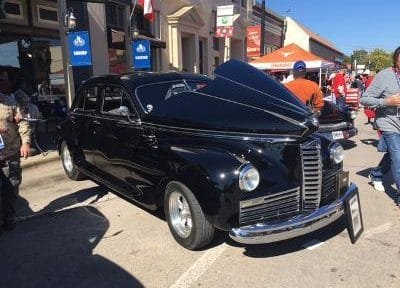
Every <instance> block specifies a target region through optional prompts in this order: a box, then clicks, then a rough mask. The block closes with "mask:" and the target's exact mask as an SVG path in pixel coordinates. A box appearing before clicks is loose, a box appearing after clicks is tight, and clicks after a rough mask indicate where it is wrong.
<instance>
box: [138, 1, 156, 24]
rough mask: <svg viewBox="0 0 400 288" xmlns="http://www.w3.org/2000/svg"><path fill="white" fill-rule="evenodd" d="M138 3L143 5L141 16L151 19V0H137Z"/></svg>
mask: <svg viewBox="0 0 400 288" xmlns="http://www.w3.org/2000/svg"><path fill="white" fill-rule="evenodd" d="M138 4H139V5H140V6H142V7H143V16H144V17H145V18H146V19H148V20H149V21H153V18H154V12H153V3H152V0H138Z"/></svg>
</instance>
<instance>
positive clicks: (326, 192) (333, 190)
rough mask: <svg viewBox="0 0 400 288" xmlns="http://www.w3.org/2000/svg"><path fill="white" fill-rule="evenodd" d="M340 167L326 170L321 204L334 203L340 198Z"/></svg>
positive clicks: (323, 178)
mask: <svg viewBox="0 0 400 288" xmlns="http://www.w3.org/2000/svg"><path fill="white" fill-rule="evenodd" d="M339 172H340V171H339V169H331V170H328V171H325V172H324V174H323V177H322V192H321V206H323V205H327V204H330V203H332V202H333V201H335V200H337V199H338V198H339V191H338V177H337V175H338V174H339Z"/></svg>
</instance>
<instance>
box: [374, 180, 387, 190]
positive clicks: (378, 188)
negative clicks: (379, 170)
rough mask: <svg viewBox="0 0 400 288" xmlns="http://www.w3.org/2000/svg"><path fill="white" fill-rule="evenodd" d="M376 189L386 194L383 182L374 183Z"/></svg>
mask: <svg viewBox="0 0 400 288" xmlns="http://www.w3.org/2000/svg"><path fill="white" fill-rule="evenodd" d="M372 185H373V186H374V189H375V190H376V191H379V192H385V187H383V184H382V181H372Z"/></svg>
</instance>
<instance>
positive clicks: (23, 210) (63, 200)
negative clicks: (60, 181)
mask: <svg viewBox="0 0 400 288" xmlns="http://www.w3.org/2000/svg"><path fill="white" fill-rule="evenodd" d="M108 191H109V190H108V189H107V188H105V187H103V186H96V187H91V188H87V189H82V190H79V191H77V192H74V193H72V194H68V195H65V196H63V197H60V198H57V199H55V200H53V201H51V202H50V203H49V204H48V205H47V206H46V207H45V208H43V209H42V210H40V211H38V212H36V213H35V212H33V211H32V209H31V208H30V207H29V203H28V201H26V200H25V199H24V198H22V197H19V198H18V200H17V203H16V211H17V216H18V217H23V216H28V215H32V214H48V213H52V212H55V211H57V210H61V209H63V208H66V207H69V206H72V205H74V204H78V203H82V202H85V201H86V200H87V199H89V198H91V197H96V198H95V199H93V200H92V201H91V202H90V203H88V204H94V203H95V202H97V201H98V200H99V199H100V198H101V197H103V196H104V195H106V194H107V193H108Z"/></svg>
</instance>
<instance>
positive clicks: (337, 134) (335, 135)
mask: <svg viewBox="0 0 400 288" xmlns="http://www.w3.org/2000/svg"><path fill="white" fill-rule="evenodd" d="M332 138H333V140H338V139H343V138H344V136H343V131H333V132H332Z"/></svg>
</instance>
